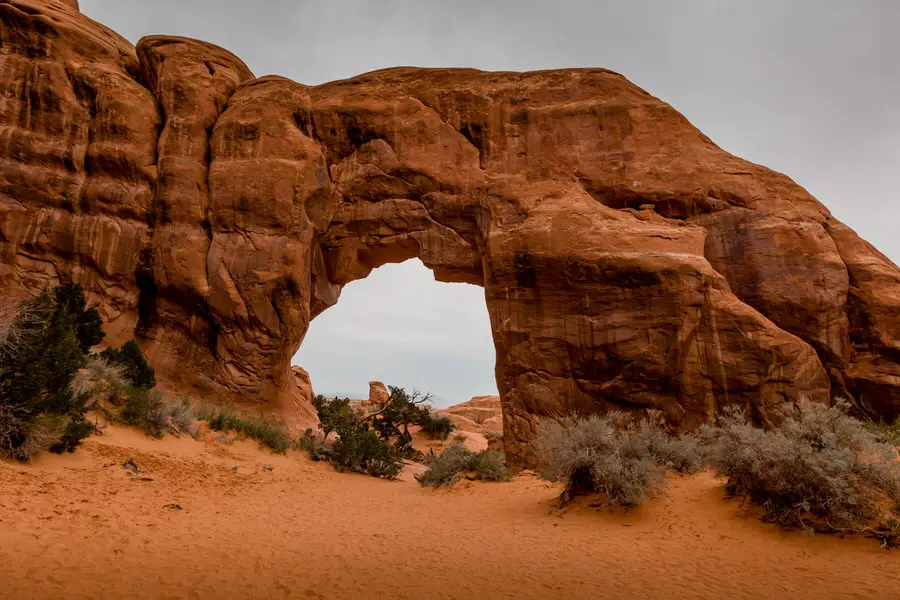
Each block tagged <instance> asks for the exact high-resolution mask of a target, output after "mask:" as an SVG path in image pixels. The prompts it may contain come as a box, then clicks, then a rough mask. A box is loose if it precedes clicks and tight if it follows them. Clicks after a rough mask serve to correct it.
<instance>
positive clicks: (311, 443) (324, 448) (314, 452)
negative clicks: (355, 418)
mask: <svg viewBox="0 0 900 600" xmlns="http://www.w3.org/2000/svg"><path fill="white" fill-rule="evenodd" d="M297 448H298V449H300V450H305V451H307V452H309V456H310V457H311V458H312V459H313V460H315V461H319V460H330V459H331V455H332V453H331V447H330V446H329V445H328V443H327V442H326V441H325V436H324V435H322V434H321V433H318V432H316V431H313V429H312V428H311V427H310V428H307V430H306V431H304V432H303V435H302V436H300V437H299V438H298V439H297Z"/></svg>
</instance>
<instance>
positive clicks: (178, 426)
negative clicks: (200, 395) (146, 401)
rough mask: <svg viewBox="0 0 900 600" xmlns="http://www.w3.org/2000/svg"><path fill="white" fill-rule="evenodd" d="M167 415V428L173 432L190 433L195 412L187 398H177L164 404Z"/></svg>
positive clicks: (195, 416)
mask: <svg viewBox="0 0 900 600" xmlns="http://www.w3.org/2000/svg"><path fill="white" fill-rule="evenodd" d="M166 411H167V412H168V417H169V428H170V429H171V430H172V432H173V433H178V434H183V433H190V431H191V427H192V426H193V425H194V421H196V420H197V413H196V412H195V411H194V407H193V405H192V404H191V401H190V400H189V399H188V398H178V399H177V400H175V402H173V403H171V404H168V405H167V406H166Z"/></svg>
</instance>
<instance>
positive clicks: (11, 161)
mask: <svg viewBox="0 0 900 600" xmlns="http://www.w3.org/2000/svg"><path fill="white" fill-rule="evenodd" d="M74 4H76V3H75V2H62V1H61V0H45V1H43V2H39V1H38V0H0V43H2V47H3V52H2V53H0V86H2V101H0V124H2V127H3V134H2V138H0V139H2V143H0V289H2V293H3V294H4V295H6V296H10V297H16V296H25V295H28V294H34V293H36V292H37V291H38V290H40V289H41V288H42V287H43V286H44V285H46V284H48V283H56V282H59V281H63V280H67V281H69V280H71V281H75V282H78V283H80V284H81V285H82V286H83V287H84V288H85V289H86V290H87V293H88V297H89V299H90V301H91V302H92V303H93V304H95V305H97V306H98V307H99V308H100V310H101V313H102V315H103V317H104V319H105V321H106V324H107V329H108V330H109V332H110V335H109V341H111V342H113V343H120V342H121V341H123V340H125V339H127V338H130V337H132V336H136V337H138V339H140V340H141V343H142V345H143V347H144V348H145V350H146V351H147V353H148V355H149V357H150V359H151V362H152V363H153V364H154V366H156V368H157V370H158V373H159V374H160V378H161V380H162V381H163V383H164V384H165V385H166V386H168V387H170V388H175V389H179V390H180V391H183V392H188V393H201V394H209V395H212V396H214V397H215V398H221V399H232V400H237V401H240V402H243V403H244V404H245V405H252V404H256V405H257V406H261V407H265V408H266V409H267V410H271V411H279V412H281V413H283V414H286V415H293V414H296V415H308V414H309V413H308V409H309V406H308V394H309V393H310V392H308V391H306V390H305V389H301V388H302V387H303V386H298V385H297V383H296V382H297V381H298V378H297V377H296V375H295V373H294V372H293V371H292V370H291V368H290V359H291V356H292V355H293V354H294V352H295V351H296V350H297V348H298V347H299V345H300V343H301V342H302V340H303V336H304V334H305V332H306V330H307V328H308V326H309V322H310V320H311V319H312V318H314V317H315V316H316V315H317V314H319V313H320V312H321V311H323V310H324V309H325V308H327V307H329V306H331V305H333V304H335V303H336V302H337V300H338V297H339V294H340V290H341V287H342V286H343V285H345V284H347V283H349V282H351V281H353V280H355V279H359V278H362V277H365V276H366V275H368V273H369V272H370V271H371V270H372V269H374V268H376V267H378V266H380V265H382V264H385V263H387V262H397V261H402V260H406V259H408V258H412V257H418V258H420V259H421V260H422V261H423V262H424V263H425V264H426V265H427V266H428V267H429V268H431V269H432V270H433V271H434V274H435V277H436V278H437V279H439V280H441V281H458V282H468V283H474V284H477V285H480V286H483V287H484V290H485V300H486V303H487V307H488V311H489V313H490V318H491V326H492V329H493V337H494V342H495V345H496V349H497V363H496V376H497V382H498V386H499V389H500V394H501V397H502V409H503V417H504V443H505V447H506V450H507V454H508V458H509V460H510V462H512V463H513V465H521V464H528V463H529V462H531V461H532V460H533V457H532V456H531V454H530V450H529V446H528V442H529V441H530V439H531V438H532V436H533V433H534V429H535V426H536V423H537V422H538V419H540V418H541V417H543V416H553V415H557V414H560V413H565V412H568V411H572V410H577V411H580V412H583V413H588V412H592V411H597V410H603V409H606V408H610V407H623V408H629V409H636V410H641V409H646V408H655V409H661V410H663V411H665V413H666V415H667V416H668V418H669V419H670V420H671V421H672V422H673V423H675V424H680V425H682V426H685V427H693V426H696V425H697V424H699V423H701V422H703V421H705V420H707V419H708V418H709V417H710V415H711V414H713V413H714V412H715V411H716V410H717V409H718V408H720V407H722V406H724V405H726V404H740V405H743V406H745V407H747V408H748V409H749V410H750V411H751V413H752V414H753V415H754V416H755V417H756V418H757V419H759V420H762V421H766V420H768V419H775V418H777V410H776V407H777V406H778V405H779V404H780V403H781V402H783V401H785V400H792V399H796V398H797V397H798V396H800V395H807V396H809V397H811V398H814V399H817V400H822V401H827V400H828V399H829V398H830V397H833V396H845V397H847V398H849V399H850V400H851V401H852V402H853V403H854V404H855V405H856V406H857V407H858V408H859V409H860V410H862V411H865V412H867V413H869V414H871V415H873V416H878V417H883V418H886V419H894V418H895V417H897V416H898V415H900V270H898V268H897V267H896V266H895V265H894V264H893V263H892V262H891V261H890V260H888V259H887V258H886V257H885V256H883V255H882V254H880V253H879V252H878V251H877V250H876V249H874V248H873V247H872V246H871V245H869V244H868V243H866V242H865V241H863V240H861V239H860V238H859V237H858V236H857V235H856V234H855V233H854V232H853V231H851V230H850V229H848V228H847V227H846V226H844V225H843V224H842V223H840V222H839V221H837V220H836V219H835V218H834V217H832V216H831V214H830V213H829V212H828V210H827V209H825V208H824V207H823V206H822V205H821V204H819V203H818V202H817V201H816V200H815V199H814V198H812V197H811V196H810V195H809V194H808V193H807V192H806V191H805V190H803V188H801V187H800V186H798V185H797V184H795V183H794V182H793V181H791V180H790V179H789V178H787V177H785V176H784V175H780V174H778V173H774V172H772V171H770V170H768V169H765V168H763V167H761V166H758V165H754V164H751V163H748V162H746V161H743V160H740V159H738V158H736V157H734V156H732V155H730V154H728V153H727V152H725V151H723V150H722V149H720V148H719V147H717V146H716V145H715V144H714V143H713V142H712V141H711V140H710V139H709V138H707V137H706V136H704V135H703V134H702V133H701V132H699V131H698V130H697V129H695V128H694V127H693V126H692V125H691V124H690V123H689V122H688V121H687V120H686V119H685V118H684V117H682V116H681V115H680V114H679V113H678V112H676V111H675V110H674V109H673V108H672V107H670V106H669V105H667V104H665V103H664V102H662V101H660V100H658V99H656V98H654V97H652V96H650V95H649V94H647V93H646V92H644V91H643V90H641V89H640V88H638V87H636V86H635V85H633V84H631V83H630V82H628V81H627V80H626V79H625V78H624V77H622V76H621V75H618V74H616V73H612V72H610V71H606V70H603V69H576V70H562V71H544V72H534V73H485V72H480V71H475V70H465V69H458V70H455V69H454V70H451V69H439V70H426V69H409V68H401V69H389V70H385V71H378V72H374V73H369V74H366V75H362V76H359V77H356V78H354V79H350V80H346V81H338V82H334V83H329V84H325V85H322V86H317V87H309V86H304V85H301V84H299V83H295V82H293V81H289V80H287V79H284V78H281V77H271V76H270V77H263V78H254V77H253V75H252V73H250V71H249V69H247V67H246V66H245V65H244V64H243V63H242V62H241V61H240V60H239V59H238V58H236V57H235V56H233V55H231V54H230V53H228V52H227V51H225V50H222V49H221V48H217V47H215V46H212V45H210V44H206V43H203V42H199V41H195V40H189V39H183V38H171V37H159V36H156V37H150V38H145V39H144V40H141V42H140V43H139V44H138V46H137V48H134V47H133V46H132V45H131V44H129V43H128V42H127V41H126V40H124V39H123V38H121V37H120V36H118V35H117V34H115V33H113V32H112V31H110V30H108V29H106V28H105V27H103V26H102V25H99V24H97V23H95V22H94V21H92V20H90V19H89V18H87V17H86V16H83V15H81V14H80V13H79V12H78V11H77V8H76V7H74V6H73V5H74ZM301 379H302V378H301Z"/></svg>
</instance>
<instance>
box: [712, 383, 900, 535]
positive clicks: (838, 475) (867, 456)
mask: <svg viewBox="0 0 900 600" xmlns="http://www.w3.org/2000/svg"><path fill="white" fill-rule="evenodd" d="M847 408H848V407H847V404H846V403H844V402H841V401H839V402H837V403H835V405H834V406H830V407H829V406H825V405H823V404H819V403H815V402H802V403H800V404H799V405H798V406H796V407H793V408H792V409H791V410H790V412H789V413H788V416H787V417H786V418H785V419H784V421H783V422H782V423H781V425H780V426H779V427H777V428H775V429H771V430H763V429H761V428H758V427H755V426H754V425H752V424H751V423H749V422H748V420H747V419H746V418H745V416H744V414H743V413H742V412H741V411H739V410H730V411H726V412H725V414H723V415H722V416H721V417H720V418H719V421H718V423H717V425H716V426H714V427H709V426H707V427H704V428H702V429H701V431H700V433H699V439H700V442H701V444H702V445H703V446H704V448H705V452H706V457H707V462H708V464H709V465H710V466H712V467H713V468H714V469H715V470H716V471H717V472H718V473H720V474H722V475H724V476H726V477H728V482H727V484H726V491H727V493H729V494H730V495H737V496H741V497H745V498H747V499H749V500H750V501H751V502H752V503H754V504H756V505H758V506H760V507H761V508H762V509H763V511H764V518H765V519H766V520H767V521H772V522H775V523H779V524H781V525H790V526H799V527H802V528H804V529H806V530H809V531H843V530H847V531H864V530H867V529H870V528H871V525H872V524H873V523H874V524H875V525H876V526H880V525H879V524H881V525H890V524H891V523H890V521H891V519H892V518H895V516H894V517H892V516H891V514H892V513H893V512H894V510H895V509H896V507H898V506H900V464H898V463H897V461H896V453H895V450H894V449H893V448H891V447H890V446H887V445H884V444H881V443H879V442H878V440H877V439H876V438H875V436H873V434H872V433H871V432H870V431H869V430H867V429H866V427H865V426H864V425H863V424H862V423H861V422H860V421H858V420H856V419H854V418H852V417H850V416H849V415H848V414H847ZM882 522H883V523H882Z"/></svg>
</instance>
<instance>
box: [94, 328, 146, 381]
mask: <svg viewBox="0 0 900 600" xmlns="http://www.w3.org/2000/svg"><path fill="white" fill-rule="evenodd" d="M100 356H101V358H103V359H104V360H106V361H107V362H108V363H110V364H113V365H120V366H121V367H122V368H123V369H124V374H125V377H127V378H128V379H129V380H130V381H131V384H132V385H134V386H136V387H139V388H146V389H148V390H149V389H153V388H154V387H156V372H155V371H154V370H153V367H151V366H150V364H149V363H148V362H147V359H145V358H144V354H143V353H142V352H141V347H140V346H139V345H138V343H137V342H135V341H134V340H129V341H127V342H125V344H124V345H123V346H122V349H121V350H117V349H115V348H111V347H110V348H107V349H106V350H104V351H103V352H101V353H100Z"/></svg>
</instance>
